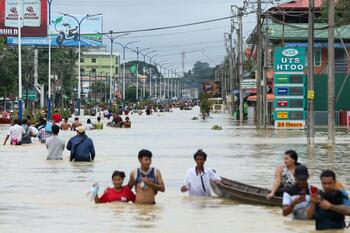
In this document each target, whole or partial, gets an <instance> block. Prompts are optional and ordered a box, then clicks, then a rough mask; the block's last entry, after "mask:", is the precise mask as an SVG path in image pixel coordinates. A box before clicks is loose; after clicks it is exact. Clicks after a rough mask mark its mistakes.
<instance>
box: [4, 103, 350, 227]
mask: <svg viewBox="0 0 350 233" xmlns="http://www.w3.org/2000/svg"><path fill="white" fill-rule="evenodd" d="M198 112H199V111H198V108H195V109H194V110H192V111H179V110H175V111H174V112H173V113H160V114H155V115H153V116H145V115H142V116H139V115H132V116H131V120H132V122H133V128H131V129H114V128H107V129H105V130H103V131H90V132H88V135H89V136H90V137H91V138H92V139H93V140H94V142H95V147H96V151H97V155H96V161H95V162H94V163H93V164H72V163H70V162H68V159H69V153H68V152H67V151H65V154H64V155H65V158H64V161H46V160H45V158H46V149H45V147H44V146H43V145H41V144H39V143H38V142H37V141H35V142H34V143H33V144H32V145H29V146H20V147H14V146H10V145H7V146H2V145H1V146H0V184H1V188H0V232H2V233H18V232H26V233H32V232H35V233H36V232H50V233H56V232H57V233H61V232H74V233H79V232H84V233H97V232H108V233H120V232H137V233H139V232H145V233H148V232H150V233H151V232H152V233H173V232H174V233H186V232H191V233H206V232H220V233H229V232H230V233H232V232H249V233H253V232H257V233H261V232H263V231H264V232H269V233H272V232H276V233H277V232H278V233H281V232H301V233H304V232H314V225H313V222H293V221H291V218H289V217H286V218H284V217H282V216H281V210H280V209H279V208H274V207H264V206H254V205H248V204H242V203H236V202H233V201H230V200H222V199H220V198H217V197H213V198H201V199H191V198H189V197H188V196H187V194H182V193H181V192H180V191H179V189H180V186H181V185H182V181H183V179H184V176H185V174H186V171H187V169H188V168H190V167H192V166H194V162H193V158H192V156H193V154H194V152H195V151H196V150H197V149H203V150H205V151H206V152H207V153H208V161H207V166H208V167H211V168H213V169H215V170H216V171H217V173H219V174H220V175H222V176H224V177H228V178H231V179H235V180H238V181H241V182H246V183H249V184H253V185H259V186H262V187H270V185H271V183H272V180H273V175H274V167H275V166H276V165H278V164H280V163H281V162H282V154H283V152H284V151H285V150H287V149H290V148H293V149H295V150H297V151H298V153H299V154H300V157H301V159H300V162H302V163H304V164H306V165H308V166H309V167H310V170H311V171H310V172H311V183H315V184H317V185H319V181H318V176H319V174H320V171H321V170H322V169H324V168H331V169H334V170H335V171H336V172H337V174H338V176H339V180H340V181H341V182H342V183H344V184H345V186H346V187H347V188H349V187H350V177H349V175H348V174H349V170H350V163H349V162H348V161H349V160H348V158H349V153H350V152H349V151H350V150H349V141H350V137H349V136H348V134H347V132H346V131H345V130H343V131H342V132H339V133H338V134H337V141H338V142H339V145H337V147H336V149H335V151H333V152H329V151H327V150H326V149H324V148H325V147H324V143H325V142H326V137H327V133H326V132H322V131H321V132H318V133H317V136H318V138H317V143H319V145H318V146H317V147H316V148H315V151H314V153H307V152H306V146H305V143H306V139H305V134H304V132H303V131H268V132H257V131H256V130H255V128H252V127H248V126H243V127H238V126H235V124H234V122H232V121H231V120H230V119H229V117H228V116H227V115H226V114H213V115H212V118H210V119H207V120H205V121H202V120H197V121H195V120H191V118H192V117H193V116H197V115H198ZM214 124H219V125H221V126H222V127H223V130H222V131H212V130H211V127H212V126H213V125H214ZM5 129H6V128H5V127H4V126H1V128H0V139H1V140H3V138H4V136H5V133H6V130H5ZM73 135H74V133H73V132H62V133H61V136H62V137H63V138H64V139H66V140H68V139H69V138H70V137H71V136H73ZM143 148H147V149H150V150H151V151H152V152H153V154H154V159H153V165H154V166H155V167H157V168H159V169H160V170H161V172H162V175H163V178H164V181H165V184H166V192H165V193H159V194H158V196H157V204H156V205H154V206H142V205H133V204H123V203H113V204H102V205H95V204H93V203H92V202H90V201H89V200H88V198H87V196H86V193H87V191H88V190H89V188H90V186H91V185H92V184H93V183H94V182H96V181H97V182H98V183H99V184H100V186H101V189H102V190H100V193H101V192H102V191H103V190H104V188H105V187H107V186H111V185H112V184H111V174H112V172H113V171H114V170H116V169H118V170H124V171H125V172H126V173H130V171H131V170H132V169H133V168H135V167H137V166H138V160H137V153H138V151H139V150H140V149H143ZM312 154H313V155H312ZM125 182H127V180H126V181H125Z"/></svg>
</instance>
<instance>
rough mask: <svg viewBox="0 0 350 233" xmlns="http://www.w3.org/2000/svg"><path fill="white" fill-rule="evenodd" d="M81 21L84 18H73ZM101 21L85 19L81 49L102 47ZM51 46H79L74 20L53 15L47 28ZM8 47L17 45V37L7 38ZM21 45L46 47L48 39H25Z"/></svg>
mask: <svg viewBox="0 0 350 233" xmlns="http://www.w3.org/2000/svg"><path fill="white" fill-rule="evenodd" d="M75 17H76V18H77V20H79V21H80V20H81V19H82V18H83V17H84V16H75ZM102 22H103V19H102V16H101V15H98V16H93V17H89V18H85V19H84V20H83V21H82V23H81V27H80V45H81V46H82V47H100V46H102V37H103V36H102V35H101V34H98V32H102V28H103V25H102ZM49 35H50V40H51V46H60V47H61V46H67V47H78V46H79V27H78V23H77V22H76V20H75V19H74V18H72V17H70V16H63V15H53V16H52V20H51V25H50V27H49ZM6 42H7V44H8V45H18V38H17V37H8V38H7V41H6ZM21 43H22V45H32V46H33V45H34V46H48V45H49V39H48V37H25V38H22V39H21Z"/></svg>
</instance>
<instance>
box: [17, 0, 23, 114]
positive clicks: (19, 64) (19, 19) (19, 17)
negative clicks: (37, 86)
mask: <svg viewBox="0 0 350 233" xmlns="http://www.w3.org/2000/svg"><path fill="white" fill-rule="evenodd" d="M21 2H22V1H21V0H18V1H17V9H18V13H17V26H18V119H19V120H22V116H23V105H22V38H21V36H22V35H21V33H22V32H21V30H22V29H21V28H22V22H21V15H20V12H21V11H20V10H19V9H21Z"/></svg>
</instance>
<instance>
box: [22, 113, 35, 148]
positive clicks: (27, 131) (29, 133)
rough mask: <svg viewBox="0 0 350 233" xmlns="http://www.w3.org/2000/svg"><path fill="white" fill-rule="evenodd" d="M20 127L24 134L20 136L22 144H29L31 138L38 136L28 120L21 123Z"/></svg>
mask: <svg viewBox="0 0 350 233" xmlns="http://www.w3.org/2000/svg"><path fill="white" fill-rule="evenodd" d="M22 127H23V129H24V133H23V134H22V141H21V142H22V144H31V143H32V137H36V136H38V130H37V129H36V128H34V127H33V126H32V122H31V121H30V120H27V119H24V120H23V121H22Z"/></svg>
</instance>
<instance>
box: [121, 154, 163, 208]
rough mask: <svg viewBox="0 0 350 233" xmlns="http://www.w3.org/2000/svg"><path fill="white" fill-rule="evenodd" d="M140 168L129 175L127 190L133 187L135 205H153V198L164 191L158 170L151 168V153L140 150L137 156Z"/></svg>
mask: <svg viewBox="0 0 350 233" xmlns="http://www.w3.org/2000/svg"><path fill="white" fill-rule="evenodd" d="M138 159H139V163H140V167H139V168H137V169H135V170H133V171H132V172H131V174H130V179H129V184H128V186H129V188H130V189H132V188H133V187H134V186H135V190H136V203H140V204H155V203H156V202H155V196H156V194H157V193H158V191H160V192H164V191H165V185H164V182H163V178H162V175H161V173H160V171H159V169H156V168H154V167H151V164H152V152H151V151H149V150H141V151H140V152H139V154H138Z"/></svg>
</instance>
